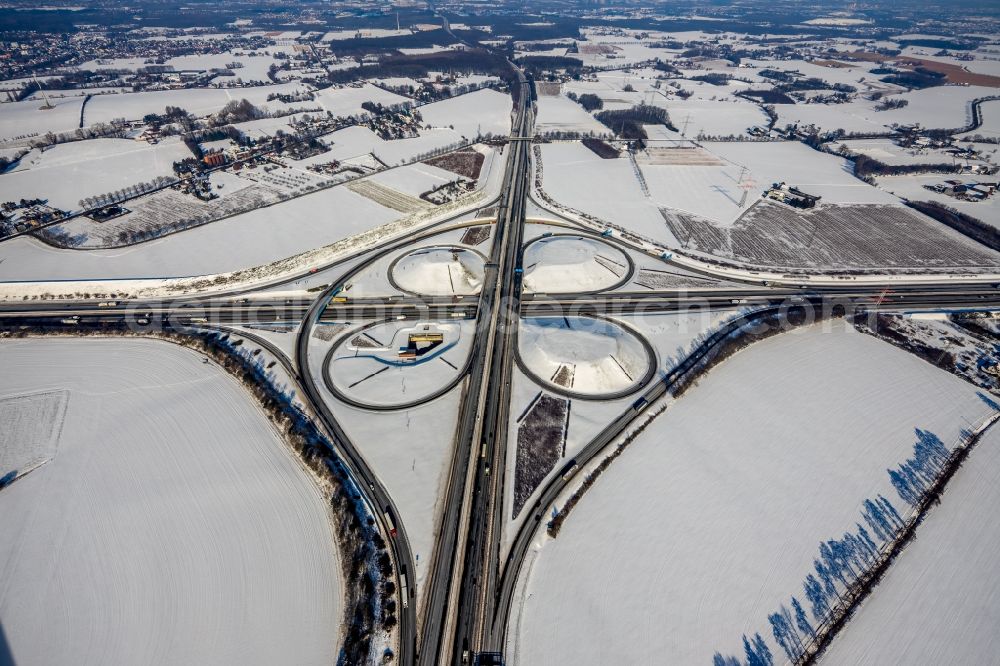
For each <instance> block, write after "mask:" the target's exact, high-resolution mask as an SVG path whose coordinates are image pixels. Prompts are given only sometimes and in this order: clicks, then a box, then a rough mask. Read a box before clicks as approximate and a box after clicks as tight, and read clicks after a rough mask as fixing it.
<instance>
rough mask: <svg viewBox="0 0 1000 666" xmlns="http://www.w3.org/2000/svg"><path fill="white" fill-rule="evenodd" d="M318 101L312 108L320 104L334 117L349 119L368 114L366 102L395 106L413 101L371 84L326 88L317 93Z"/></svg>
mask: <svg viewBox="0 0 1000 666" xmlns="http://www.w3.org/2000/svg"><path fill="white" fill-rule="evenodd" d="M315 94H316V101H315V102H314V104H310V106H314V105H316V104H318V105H319V106H321V107H322V108H323V109H324V110H325V111H329V112H330V113H332V114H333V115H334V116H340V117H347V116H358V115H361V114H364V113H367V111H365V110H364V109H362V108H361V105H362V104H364V103H365V102H373V103H375V104H381V105H382V106H394V105H396V104H404V103H406V102H409V101H411V100H410V99H409V98H407V97H403V96H402V95H396V94H394V93H391V92H388V91H387V90H383V89H382V88H379V87H377V86H373V85H372V84H370V83H365V84H364V85H363V86H360V87H357V88H356V87H353V86H344V87H343V88H325V89H323V90H317V91H316V93H315Z"/></svg>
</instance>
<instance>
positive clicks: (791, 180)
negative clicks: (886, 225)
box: [641, 141, 899, 223]
mask: <svg viewBox="0 0 1000 666" xmlns="http://www.w3.org/2000/svg"><path fill="white" fill-rule="evenodd" d="M703 146H704V148H705V149H706V150H707V151H708V153H709V154H710V155H714V156H715V157H716V158H717V159H718V161H719V162H720V165H719V166H689V165H655V164H642V165H641V168H642V173H643V175H644V176H645V178H646V182H647V184H648V185H649V191H650V196H651V197H652V200H653V202H654V203H655V205H656V206H657V207H666V208H675V209H678V210H682V211H686V212H689V213H694V214H696V215H700V216H702V217H707V218H709V219H712V220H716V221H718V222H722V223H730V222H733V221H734V220H735V219H736V218H737V217H739V215H740V214H741V213H742V212H744V211H745V210H746V209H747V208H749V207H750V206H751V205H753V204H754V202H755V201H757V200H758V199H759V198H760V195H761V194H762V193H763V192H764V191H765V190H767V189H768V188H770V187H771V185H772V184H773V183H776V182H782V181H783V182H786V183H788V184H789V185H792V186H794V187H798V188H799V189H801V190H803V191H805V192H808V193H809V194H814V195H818V196H821V197H822V198H823V199H822V200H823V203H866V204H868V203H870V204H896V203H899V201H898V199H896V197H894V196H892V195H890V194H888V193H887V192H883V191H880V190H878V189H877V188H874V187H872V186H870V185H868V184H867V183H865V182H864V181H861V180H858V179H857V178H855V177H854V176H853V175H852V173H851V171H850V163H849V162H847V161H846V160H844V159H842V158H840V157H835V156H832V155H825V154H823V153H819V152H816V151H815V150H812V149H811V148H809V147H808V146H805V145H804V144H801V143H797V142H784V141H783V142H774V143H727V142H706V143H704V144H703ZM744 169H745V170H744ZM744 188H746V190H745V191H746V192H747V196H746V197H745V198H744V196H743V194H744ZM741 202H742V205H740V203H741Z"/></svg>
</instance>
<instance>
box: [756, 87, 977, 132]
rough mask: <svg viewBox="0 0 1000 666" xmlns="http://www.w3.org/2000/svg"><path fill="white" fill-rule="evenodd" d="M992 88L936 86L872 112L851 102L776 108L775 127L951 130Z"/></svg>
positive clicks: (868, 104) (964, 120)
mask: <svg viewBox="0 0 1000 666" xmlns="http://www.w3.org/2000/svg"><path fill="white" fill-rule="evenodd" d="M995 94H996V90H995V89H993V88H984V87H981V86H937V87H934V88H925V89H923V90H914V91H911V92H906V93H901V94H898V95H887V96H886V97H885V99H903V100H906V101H907V102H908V105H907V106H905V107H903V108H901V109H892V110H889V111H876V110H875V104H876V102H871V101H868V100H855V101H851V102H848V103H846V104H833V105H827V104H777V105H775V107H774V108H775V110H776V111H777V112H778V126H779V127H784V126H785V124H787V123H799V124H802V125H809V124H812V125H816V126H817V127H818V128H820V129H821V130H824V131H832V130H836V129H843V130H845V131H847V132H887V131H888V127H889V126H890V125H893V124H899V125H911V124H914V123H919V124H920V125H922V126H924V127H930V128H944V129H952V128H957V127H963V126H965V124H966V123H968V122H969V120H970V117H971V114H970V112H969V102H970V101H972V100H973V99H976V98H979V97H987V96H989V95H995Z"/></svg>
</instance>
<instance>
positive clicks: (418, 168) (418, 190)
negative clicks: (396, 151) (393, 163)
mask: <svg viewBox="0 0 1000 666" xmlns="http://www.w3.org/2000/svg"><path fill="white" fill-rule="evenodd" d="M457 179H458V176H457V175H456V174H454V173H452V172H451V171H445V170H444V169H439V168H438V167H436V166H432V165H430V164H421V163H418V164H408V165H406V166H404V167H400V168H398V169H392V170H391V171H385V172H383V173H380V174H376V175H374V176H372V178H371V180H373V181H375V182H376V183H381V184H382V185H385V186H386V187H391V188H392V189H394V190H396V191H398V192H403V193H404V194H409V195H410V196H413V197H419V196H420V195H421V194H423V193H425V192H429V191H430V190H431V189H433V188H434V187H437V186H440V185H444V184H445V183H450V182H452V181H454V180H457Z"/></svg>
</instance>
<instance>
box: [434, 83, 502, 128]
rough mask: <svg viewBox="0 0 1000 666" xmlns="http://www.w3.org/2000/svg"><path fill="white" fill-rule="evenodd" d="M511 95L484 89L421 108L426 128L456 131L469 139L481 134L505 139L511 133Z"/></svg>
mask: <svg viewBox="0 0 1000 666" xmlns="http://www.w3.org/2000/svg"><path fill="white" fill-rule="evenodd" d="M512 104H513V103H512V102H511V99H510V95H507V94H505V93H501V92H497V91H496V90H493V89H491V88H484V89H482V90H477V91H476V92H472V93H469V94H467V95H459V96H458V97H452V98H451V99H446V100H444V101H441V102H434V103H433V104H428V105H426V106H422V107H420V115H421V117H422V118H423V119H424V124H426V125H430V126H431V127H448V128H450V129H454V130H455V131H456V132H458V133H459V134H460V135H462V136H464V137H466V138H467V139H473V138H475V137H476V136H477V135H478V134H483V135H485V134H493V135H494V136H505V135H507V134H509V133H510V122H511V118H510V114H511V109H512Z"/></svg>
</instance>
